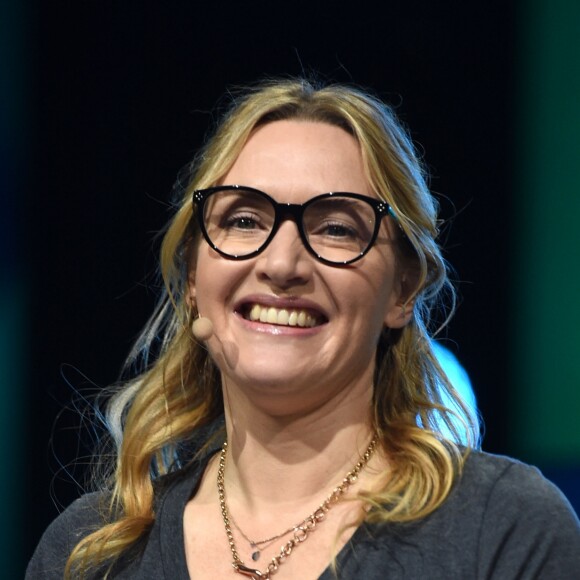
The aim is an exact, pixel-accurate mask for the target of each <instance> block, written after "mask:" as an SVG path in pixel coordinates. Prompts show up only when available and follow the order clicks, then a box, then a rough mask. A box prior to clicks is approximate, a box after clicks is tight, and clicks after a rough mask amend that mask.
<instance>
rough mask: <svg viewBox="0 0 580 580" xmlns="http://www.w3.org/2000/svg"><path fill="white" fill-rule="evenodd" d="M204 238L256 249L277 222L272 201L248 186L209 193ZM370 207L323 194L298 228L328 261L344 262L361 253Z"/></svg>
mask: <svg viewBox="0 0 580 580" xmlns="http://www.w3.org/2000/svg"><path fill="white" fill-rule="evenodd" d="M203 219H204V225H205V229H206V231H207V234H208V237H209V239H210V240H211V241H212V243H213V244H214V245H215V246H216V247H217V248H218V249H219V250H220V251H222V252H223V253H225V254H228V255H231V256H237V257H241V256H244V255H249V254H252V253H253V252H256V251H257V250H259V249H260V248H261V247H262V246H263V244H264V243H265V242H266V241H267V240H268V236H269V235H270V234H271V232H272V229H273V227H274V224H275V221H276V210H275V207H274V205H273V204H272V203H271V201H270V200H269V199H268V198H266V197H263V196H261V195H259V194H256V193H254V192H251V191H247V190H225V191H217V192H215V193H212V194H211V195H210V197H209V198H208V199H207V200H206V203H205V207H204V216H203ZM375 221H376V217H375V212H374V209H373V208H372V207H371V206H370V205H369V204H368V203H366V202H365V201H363V200H359V199H355V198H350V197H341V196H340V195H337V196H333V197H322V198H320V199H317V200H316V201H314V202H312V203H310V204H308V205H307V206H306V208H305V210H304V214H303V219H302V222H303V223H302V228H303V230H304V234H305V236H306V239H307V241H308V244H309V245H310V247H311V248H312V250H313V251H314V252H315V253H316V254H317V255H319V256H320V257H321V258H323V259H325V260H328V261H331V262H337V263H340V262H346V261H348V260H352V259H354V258H356V257H357V256H359V255H360V254H362V253H363V252H365V251H366V250H367V248H368V247H369V245H370V243H371V242H372V238H373V233H374V229H375Z"/></svg>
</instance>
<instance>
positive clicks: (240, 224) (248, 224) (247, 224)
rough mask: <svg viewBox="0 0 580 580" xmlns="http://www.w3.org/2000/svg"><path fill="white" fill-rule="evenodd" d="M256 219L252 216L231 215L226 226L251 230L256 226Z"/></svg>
mask: <svg viewBox="0 0 580 580" xmlns="http://www.w3.org/2000/svg"><path fill="white" fill-rule="evenodd" d="M256 225H257V224H256V221H255V220H254V219H253V218H252V217H251V216H230V217H229V218H228V219H227V220H226V223H225V227H226V228H237V229H240V230H251V229H253V228H255V227H256Z"/></svg>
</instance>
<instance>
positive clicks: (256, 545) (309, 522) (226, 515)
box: [217, 435, 377, 580]
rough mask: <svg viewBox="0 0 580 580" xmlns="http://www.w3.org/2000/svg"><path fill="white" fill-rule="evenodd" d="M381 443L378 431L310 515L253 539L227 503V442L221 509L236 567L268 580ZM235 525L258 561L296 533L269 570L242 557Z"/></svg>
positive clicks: (221, 468) (219, 485) (221, 469)
mask: <svg viewBox="0 0 580 580" xmlns="http://www.w3.org/2000/svg"><path fill="white" fill-rule="evenodd" d="M376 446H377V436H376V435H374V436H373V438H372V440H371V442H370V443H369V446H368V447H367V448H366V451H365V452H364V453H363V455H362V457H361V458H360V460H359V461H358V462H357V463H356V465H355V466H354V467H353V468H352V469H351V470H350V471H349V472H348V473H347V474H346V475H345V476H344V478H343V480H342V481H341V483H340V484H339V485H337V486H336V487H335V488H334V489H333V490H332V493H331V494H330V495H329V496H328V497H327V498H326V499H325V500H324V501H323V502H322V503H321V504H320V505H319V506H318V508H317V509H316V510H314V511H313V512H312V513H311V514H310V515H308V516H306V517H305V518H304V519H303V520H301V521H300V522H299V523H297V524H296V525H294V526H292V527H290V528H287V529H286V530H284V531H283V532H281V533H279V534H276V535H275V536H271V537H269V538H266V539H265V540H251V539H250V538H248V536H246V534H244V532H242V530H241V529H240V526H239V525H238V524H237V523H236V522H235V521H234V519H233V517H232V516H231V514H230V511H229V510H228V505H227V503H226V492H225V486H224V474H225V469H226V455H227V451H228V443H227V441H225V442H224V444H223V447H222V450H221V453H220V459H219V467H218V474H217V489H218V496H219V502H220V509H221V513H222V519H223V522H224V528H225V531H226V536H227V538H228V544H229V546H230V550H231V552H232V558H233V561H232V567H233V568H234V570H235V571H236V572H238V573H239V574H242V575H244V576H247V577H250V578H252V579H253V580H258V579H260V578H264V579H266V580H269V579H270V576H271V575H272V574H275V573H276V572H277V570H278V568H279V567H280V564H282V563H284V562H285V561H286V559H287V558H288V557H289V556H290V554H291V553H292V551H293V550H294V548H295V547H296V546H298V544H301V543H302V542H305V541H306V540H307V539H308V536H309V535H310V533H311V532H313V531H314V529H315V528H316V526H317V525H318V524H319V523H320V522H322V521H323V520H324V519H325V517H326V514H327V513H328V512H329V510H330V509H331V508H332V507H333V506H334V505H336V504H337V503H338V501H339V500H340V498H341V497H343V496H344V495H345V494H346V493H347V491H348V489H349V488H350V486H351V485H352V484H353V483H354V482H355V481H356V480H357V479H358V476H359V474H360V472H361V471H362V470H363V469H364V467H365V465H366V464H367V463H368V462H369V459H370V458H371V456H372V454H373V452H374V450H375V448H376ZM232 525H233V526H234V527H235V528H236V529H237V530H238V531H239V532H240V534H241V536H242V537H243V538H244V539H245V540H246V541H247V542H248V543H249V544H250V547H251V548H252V560H254V561H257V560H258V559H259V558H260V553H261V551H262V550H264V549H266V548H267V547H269V546H270V545H271V544H273V543H274V542H275V541H276V540H278V539H280V538H282V537H284V536H286V535H288V534H290V533H292V537H291V538H290V539H289V540H288V541H287V542H286V544H284V545H283V546H282V547H281V548H280V552H279V554H277V555H276V556H274V557H273V558H272V559H271V560H270V562H269V563H268V566H267V567H266V571H265V572H260V570H256V569H254V568H250V567H248V566H246V565H245V564H244V562H243V560H242V559H241V558H240V555H239V553H238V549H237V547H236V542H235V540H234V534H233V532H232Z"/></svg>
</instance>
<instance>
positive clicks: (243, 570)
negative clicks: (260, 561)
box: [236, 564, 269, 580]
mask: <svg viewBox="0 0 580 580" xmlns="http://www.w3.org/2000/svg"><path fill="white" fill-rule="evenodd" d="M236 572H238V573H239V574H241V575H242V576H248V577H249V578H251V579H252V580H260V578H268V577H269V575H267V574H262V572H260V570H254V569H253V568H248V567H247V566H244V565H243V564H237V565H236Z"/></svg>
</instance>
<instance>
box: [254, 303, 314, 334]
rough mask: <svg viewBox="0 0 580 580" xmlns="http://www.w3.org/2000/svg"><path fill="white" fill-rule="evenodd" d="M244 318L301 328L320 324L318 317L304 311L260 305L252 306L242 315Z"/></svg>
mask: <svg viewBox="0 0 580 580" xmlns="http://www.w3.org/2000/svg"><path fill="white" fill-rule="evenodd" d="M244 318H245V319H246V320H251V321H252V322H258V321H259V322H263V323H265V324H277V325H279V326H299V327H301V328H312V327H314V326H317V325H318V324H321V323H322V321H321V320H320V319H319V317H317V316H315V315H314V314H312V313H310V312H308V311H307V310H304V309H293V308H274V307H273V306H262V305H260V304H252V305H251V306H250V307H249V308H248V309H247V310H246V312H245V313H244Z"/></svg>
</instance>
